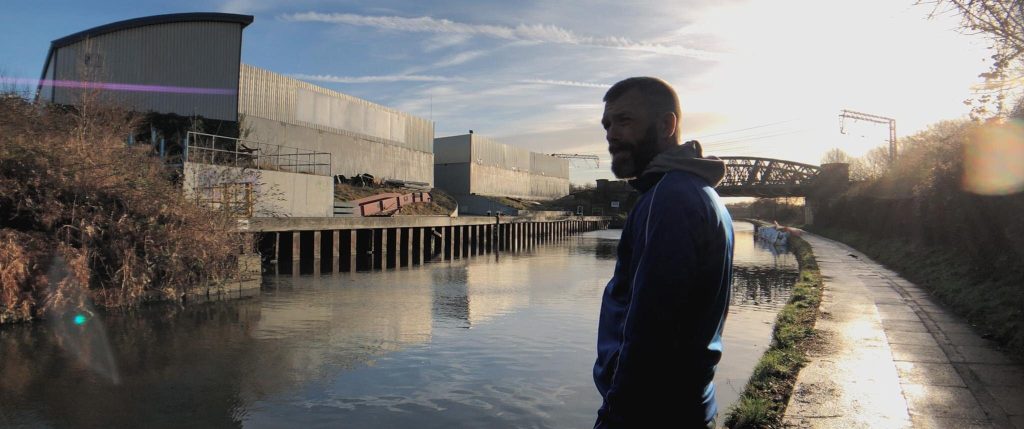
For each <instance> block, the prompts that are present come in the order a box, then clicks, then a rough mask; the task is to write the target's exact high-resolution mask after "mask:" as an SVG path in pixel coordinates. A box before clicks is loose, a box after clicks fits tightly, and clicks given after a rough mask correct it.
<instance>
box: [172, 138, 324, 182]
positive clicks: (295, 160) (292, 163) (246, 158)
mask: <svg viewBox="0 0 1024 429" xmlns="http://www.w3.org/2000/svg"><path fill="white" fill-rule="evenodd" d="M182 157H183V158H184V160H185V162H195V163H203V164H214V165H226V166H232V167H239V168H256V169H262V170H277V171H288V172H292V173H304V174H316V175H320V176H330V175H331V154H330V153H327V152H314V151H311V150H306V149H299V148H296V147H288V146H279V145H274V144H269V143H263V142H258V141H254V140H246V139H238V138H234V137H226V136H218V135H215V134H206V133H199V132H194V131H189V132H188V134H187V136H186V139H185V151H184V153H183V154H182Z"/></svg>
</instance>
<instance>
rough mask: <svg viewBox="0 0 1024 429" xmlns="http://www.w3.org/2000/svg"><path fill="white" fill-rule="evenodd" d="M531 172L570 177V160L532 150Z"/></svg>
mask: <svg viewBox="0 0 1024 429" xmlns="http://www.w3.org/2000/svg"><path fill="white" fill-rule="evenodd" d="M530 173H533V174H540V175H543V176H551V177H562V178H565V179H568V178H569V160H566V159H562V158H556V157H553V156H551V155H545V154H543V153H536V152H530Z"/></svg>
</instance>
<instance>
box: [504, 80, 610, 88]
mask: <svg viewBox="0 0 1024 429" xmlns="http://www.w3.org/2000/svg"><path fill="white" fill-rule="evenodd" d="M519 83H533V84H540V85H557V86H574V87H577V88H608V87H610V86H611V85H609V84H604V83H593V82H576V81H571V80H550V79H522V80H519Z"/></svg>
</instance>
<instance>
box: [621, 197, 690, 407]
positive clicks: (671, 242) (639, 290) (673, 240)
mask: <svg viewBox="0 0 1024 429" xmlns="http://www.w3.org/2000/svg"><path fill="white" fill-rule="evenodd" d="M659 187H660V188H661V189H659ZM673 188H674V189H673ZM652 192H653V194H652V196H651V199H650V201H649V206H648V207H647V210H646V211H645V212H643V213H641V216H643V217H644V219H643V220H641V219H637V221H638V222H637V223H636V224H634V226H636V228H635V229H634V233H633V237H632V239H633V242H634V243H636V247H635V249H636V251H635V252H634V254H633V258H632V259H633V261H631V263H632V264H633V266H634V276H633V279H632V282H631V291H630V294H631V300H630V304H629V307H628V309H627V310H626V318H625V322H624V326H623V339H622V345H621V348H620V350H619V354H618V362H617V364H616V367H615V371H614V375H613V377H612V383H611V387H610V389H609V391H608V395H607V398H606V400H607V403H608V406H609V407H608V415H607V416H606V418H607V421H608V423H610V424H611V425H610V427H618V426H620V425H621V424H622V423H624V422H631V423H632V422H640V421H644V419H646V418H650V417H651V416H652V412H653V414H662V413H671V414H675V415H677V416H679V417H684V416H685V415H686V414H687V412H686V411H685V410H684V409H685V408H686V405H685V404H679V403H676V404H657V403H652V399H653V398H658V397H665V396H671V397H675V398H678V397H680V396H682V397H686V396H688V395H686V393H685V392H700V391H702V389H703V387H704V386H703V385H702V384H700V385H698V384H697V383H687V379H688V378H689V377H688V375H687V374H688V371H694V370H695V368H689V366H690V365H692V364H693V363H692V362H689V359H693V358H692V357H691V356H694V355H696V352H690V351H689V350H688V349H687V348H688V347H689V346H690V345H691V343H692V342H693V341H692V339H693V336H694V335H693V334H692V332H690V330H693V329H695V327H693V326H689V325H690V324H689V323H686V322H685V318H686V317H687V315H688V314H692V313H693V309H690V308H688V307H687V306H688V305H693V304H688V303H689V301H691V300H690V299H689V298H690V296H691V295H692V287H693V285H692V283H693V281H694V279H693V274H694V273H695V272H696V271H697V269H696V266H697V250H696V249H697V245H698V241H699V235H700V229H699V228H700V225H701V224H702V223H703V222H704V220H703V219H701V215H700V210H698V209H696V207H699V206H700V205H701V204H702V201H701V200H700V199H699V197H696V196H695V195H692V194H689V195H687V193H685V192H682V193H681V192H678V187H675V186H672V185H671V184H665V183H659V184H658V185H656V186H655V187H654V188H653V190H652ZM689 384H694V385H693V386H690V385H689ZM666 390H668V391H671V392H673V394H672V395H664V394H657V393H655V392H666ZM680 394H681V395H680ZM698 397H699V395H698ZM697 402H698V403H699V401H697ZM667 407H673V408H675V411H673V410H668V409H665V408H667ZM700 418H701V419H702V418H703V417H702V416H701V417H700Z"/></svg>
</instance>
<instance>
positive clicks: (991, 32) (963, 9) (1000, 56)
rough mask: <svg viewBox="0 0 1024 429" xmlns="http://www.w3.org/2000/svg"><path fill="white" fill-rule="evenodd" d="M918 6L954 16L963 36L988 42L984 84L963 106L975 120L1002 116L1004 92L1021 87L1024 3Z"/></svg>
mask: <svg viewBox="0 0 1024 429" xmlns="http://www.w3.org/2000/svg"><path fill="white" fill-rule="evenodd" d="M918 4H930V5H932V6H933V8H934V9H933V10H932V13H931V15H932V16H935V15H938V14H946V13H954V14H957V15H959V16H960V18H961V22H960V25H961V27H962V29H963V30H964V31H965V32H966V33H969V34H980V35H984V36H986V37H988V38H990V39H991V40H992V48H993V50H994V51H995V53H994V54H993V55H992V65H991V66H990V67H989V71H987V72H985V73H982V74H980V77H981V78H983V79H984V80H985V84H984V85H982V86H981V88H980V91H979V96H978V98H977V99H969V100H966V101H965V103H966V104H968V105H970V106H971V111H972V114H973V115H974V116H975V117H991V116H999V115H1004V114H1006V113H1007V106H1006V98H1007V95H1008V93H1013V92H1015V91H1017V90H1019V89H1020V88H1021V86H1022V84H1024V0H918ZM1016 95H1017V96H1018V97H1019V94H1016ZM1016 104H1019V101H1017V103H1016ZM1014 107H1015V106H1010V108H1011V109H1013V108H1014Z"/></svg>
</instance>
